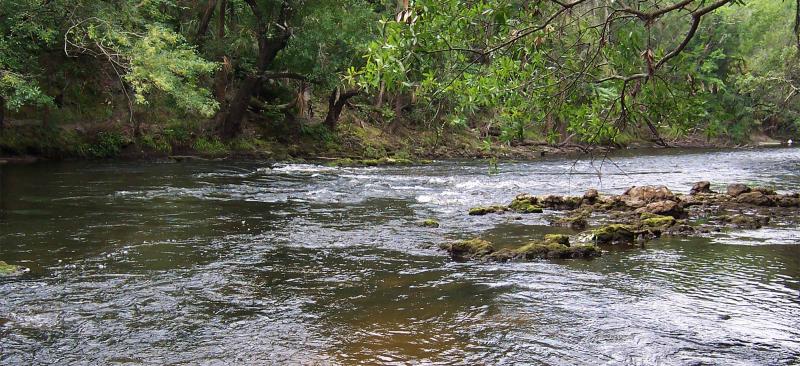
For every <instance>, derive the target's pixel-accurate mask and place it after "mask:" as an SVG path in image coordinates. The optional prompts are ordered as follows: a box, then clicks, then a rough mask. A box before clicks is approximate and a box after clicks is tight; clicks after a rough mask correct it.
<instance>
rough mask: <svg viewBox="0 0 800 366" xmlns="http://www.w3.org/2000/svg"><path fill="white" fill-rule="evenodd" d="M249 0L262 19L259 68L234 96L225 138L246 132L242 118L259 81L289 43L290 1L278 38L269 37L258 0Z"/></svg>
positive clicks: (224, 121) (224, 120) (224, 122)
mask: <svg viewBox="0 0 800 366" xmlns="http://www.w3.org/2000/svg"><path fill="white" fill-rule="evenodd" d="M245 2H246V3H247V5H248V6H249V7H250V10H252V11H253V15H255V17H256V20H257V22H258V26H257V32H256V34H257V35H258V60H257V62H256V72H255V73H254V74H251V75H249V76H247V77H246V78H245V79H244V81H243V82H242V84H241V86H240V87H239V90H237V91H236V94H235V95H234V97H233V99H232V100H231V104H230V105H229V106H228V110H227V113H225V114H224V115H223V116H222V128H221V130H222V131H221V132H222V136H223V137H225V138H233V137H236V136H238V135H239V134H240V133H241V132H242V120H243V119H244V115H245V112H247V106H248V104H249V103H250V98H251V97H252V96H253V92H254V91H255V89H256V86H258V82H259V81H260V80H261V79H262V77H263V75H264V72H266V71H267V68H268V67H269V65H270V64H272V61H274V60H275V57H277V56H278V52H280V51H281V50H282V49H284V48H285V47H286V45H287V44H288V43H289V36H290V32H289V28H288V26H286V19H288V11H289V7H288V4H286V3H285V2H284V3H283V7H282V9H281V14H280V17H279V21H278V24H281V25H282V26H283V31H282V32H281V33H280V34H278V35H277V36H275V37H274V38H267V25H266V20H265V18H264V14H263V13H262V12H261V9H260V8H259V7H258V4H257V3H256V1H255V0H245Z"/></svg>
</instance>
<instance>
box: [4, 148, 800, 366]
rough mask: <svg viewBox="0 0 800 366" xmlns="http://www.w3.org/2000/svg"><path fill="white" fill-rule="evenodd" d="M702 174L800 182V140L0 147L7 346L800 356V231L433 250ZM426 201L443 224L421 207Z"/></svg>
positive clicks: (620, 359) (212, 360) (285, 360)
mask: <svg viewBox="0 0 800 366" xmlns="http://www.w3.org/2000/svg"><path fill="white" fill-rule="evenodd" d="M641 153H642V152H639V154H641ZM598 171H602V172H603V174H602V176H598V174H597V172H598ZM701 179H707V180H711V181H713V182H716V183H718V184H720V185H721V184H724V183H729V182H750V183H759V184H763V185H768V186H772V187H775V188H777V189H779V190H782V191H798V190H800V149H774V150H752V151H706V152H696V151H695V152H679V151H671V152H661V153H652V154H646V155H644V156H633V155H630V156H625V154H622V155H619V156H617V157H615V158H614V159H613V162H611V161H605V162H603V161H601V160H600V159H597V160H595V161H594V162H591V161H590V160H587V159H584V160H579V161H575V160H569V159H563V158H562V159H548V160H544V161H537V162H525V163H506V164H501V165H500V174H498V175H492V176H489V175H487V166H486V165H485V164H480V163H460V162H440V163H436V164H433V165H429V166H421V167H387V168H343V169H336V168H327V167H322V166H317V165H302V164H295V165H277V166H269V165H267V164H265V163H259V162H236V163H231V162H193V163H120V162H114V163H45V164H36V165H28V166H0V260H5V261H7V262H9V263H17V264H22V265H25V266H28V267H31V269H32V271H31V273H29V274H27V275H25V276H23V277H17V278H4V279H0V364H3V365H11V364H23V365H28V364H304V365H305V364H309V365H328V364H331V365H339V364H343V365H351V364H365V365H376V364H382V365H418V364H458V365H466V364H468V365H476V364H478V365H480V364H487V365H495V364H508V365H511V364H513V365H519V364H522V365H597V364H602V365H798V364H800V228H796V227H777V228H770V229H765V230H760V231H740V232H730V233H723V234H718V235H716V236H713V237H709V238H700V239H691V240H678V239H673V240H659V241H655V242H652V243H649V244H648V245H647V247H646V248H645V249H641V250H640V249H634V250H626V251H614V252H609V253H605V255H604V256H603V257H601V258H599V259H596V260H592V261H580V260H576V261H565V262H559V263H554V262H547V261H541V262H533V263H513V264H480V263H455V262H452V261H451V260H449V259H448V258H447V257H445V256H444V255H443V253H441V252H439V251H438V250H436V249H433V248H432V245H436V244H438V243H441V242H444V241H447V240H453V239H460V238H468V237H472V236H474V235H478V234H480V235H483V236H484V237H486V238H489V239H492V240H495V241H498V242H500V243H501V244H502V243H518V242H522V241H524V240H527V239H530V238H532V237H536V236H541V235H543V234H544V233H546V232H552V231H554V230H556V229H554V228H549V227H547V226H546V225H547V216H548V213H545V214H544V215H526V216H524V217H523V218H522V219H521V220H516V219H515V218H516V217H517V216H516V215H495V216H484V217H470V216H468V215H466V211H467V210H468V208H469V207H471V206H474V205H478V204H488V203H492V202H498V203H505V202H508V201H510V199H511V198H513V196H514V195H516V194H517V193H520V192H530V193H534V194H544V193H558V194H566V193H572V194H579V193H582V192H583V191H584V190H585V189H586V188H589V187H597V188H599V189H600V190H601V191H603V192H607V193H620V192H622V191H623V190H624V189H625V188H626V187H628V186H630V185H634V184H637V185H639V184H666V185H668V186H670V187H672V188H673V189H674V190H676V191H681V192H687V191H688V190H689V188H690V186H691V183H692V182H694V181H697V180H701ZM719 187H720V186H717V188H719ZM428 217H435V218H437V219H438V220H440V221H441V223H442V226H441V228H438V229H427V228H421V227H419V226H418V225H417V223H418V222H419V221H421V220H423V219H425V218H428ZM727 317H730V318H729V319H727V320H723V319H725V318H727Z"/></svg>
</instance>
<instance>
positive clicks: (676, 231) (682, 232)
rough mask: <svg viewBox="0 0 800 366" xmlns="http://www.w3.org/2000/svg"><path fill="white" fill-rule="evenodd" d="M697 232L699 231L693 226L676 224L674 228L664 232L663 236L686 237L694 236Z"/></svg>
mask: <svg viewBox="0 0 800 366" xmlns="http://www.w3.org/2000/svg"><path fill="white" fill-rule="evenodd" d="M706 231H707V230H706ZM696 232H697V229H695V228H694V227H693V226H691V225H687V224H678V223H676V224H675V225H673V226H671V227H669V228H667V229H666V230H664V231H663V232H662V234H663V235H668V236H681V237H685V236H690V235H694V234H695V233H696Z"/></svg>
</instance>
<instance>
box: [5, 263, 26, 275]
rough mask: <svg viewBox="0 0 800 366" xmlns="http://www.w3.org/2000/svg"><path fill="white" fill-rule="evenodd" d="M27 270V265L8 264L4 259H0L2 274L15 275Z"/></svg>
mask: <svg viewBox="0 0 800 366" xmlns="http://www.w3.org/2000/svg"><path fill="white" fill-rule="evenodd" d="M24 271H25V267H22V266H18V265H15V264H8V263H6V262H4V261H0V276H13V275H17V274H20V273H22V272H24Z"/></svg>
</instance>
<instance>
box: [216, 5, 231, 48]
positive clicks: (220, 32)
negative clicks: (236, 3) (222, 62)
mask: <svg viewBox="0 0 800 366" xmlns="http://www.w3.org/2000/svg"><path fill="white" fill-rule="evenodd" d="M227 7H228V1H227V0H222V1H220V2H219V20H218V23H217V39H223V38H225V10H226V9H227Z"/></svg>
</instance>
